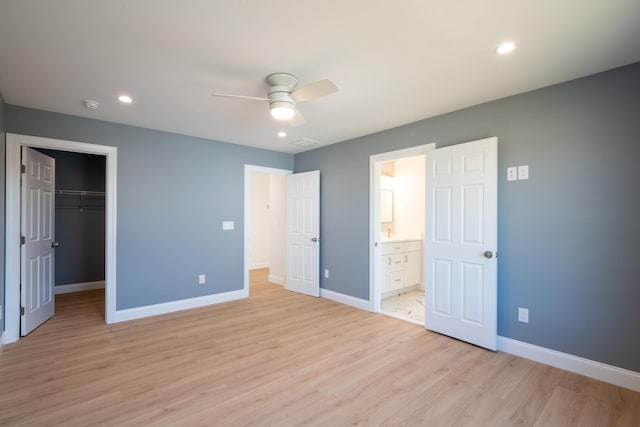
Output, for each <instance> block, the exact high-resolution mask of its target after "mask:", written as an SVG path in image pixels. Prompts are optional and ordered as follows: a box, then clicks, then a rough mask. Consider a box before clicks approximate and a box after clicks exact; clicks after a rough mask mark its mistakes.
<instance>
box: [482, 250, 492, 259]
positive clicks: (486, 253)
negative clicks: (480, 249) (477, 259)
mask: <svg viewBox="0 0 640 427" xmlns="http://www.w3.org/2000/svg"><path fill="white" fill-rule="evenodd" d="M482 255H484V257H485V258H487V259H491V258H493V252H491V251H485V252H484V253H483V254H482Z"/></svg>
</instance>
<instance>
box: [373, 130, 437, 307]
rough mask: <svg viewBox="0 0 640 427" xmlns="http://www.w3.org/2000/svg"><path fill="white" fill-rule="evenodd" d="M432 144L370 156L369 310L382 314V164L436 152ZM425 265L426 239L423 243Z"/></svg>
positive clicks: (434, 145)
mask: <svg viewBox="0 0 640 427" xmlns="http://www.w3.org/2000/svg"><path fill="white" fill-rule="evenodd" d="M435 148H436V144H435V143H430V144H425V145H418V146H416V147H409V148H405V149H402V150H396V151H389V152H386V153H381V154H373V155H371V156H369V242H371V243H370V245H369V310H370V311H373V312H376V313H378V312H380V265H379V264H380V263H379V260H380V246H379V242H380V233H381V228H380V164H381V163H384V162H388V161H391V160H396V159H402V158H405V157H413V156H420V155H424V154H426V153H427V152H428V151H430V150H435ZM421 262H422V264H423V265H424V239H423V241H422V260H421Z"/></svg>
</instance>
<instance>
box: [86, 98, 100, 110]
mask: <svg viewBox="0 0 640 427" xmlns="http://www.w3.org/2000/svg"><path fill="white" fill-rule="evenodd" d="M82 103H83V104H84V106H85V107H87V108H88V109H90V110H97V109H98V107H99V106H100V103H99V102H98V101H92V100H90V99H86V100H84V101H82Z"/></svg>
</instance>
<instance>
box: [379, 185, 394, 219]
mask: <svg viewBox="0 0 640 427" xmlns="http://www.w3.org/2000/svg"><path fill="white" fill-rule="evenodd" d="M380 222H393V191H391V190H380Z"/></svg>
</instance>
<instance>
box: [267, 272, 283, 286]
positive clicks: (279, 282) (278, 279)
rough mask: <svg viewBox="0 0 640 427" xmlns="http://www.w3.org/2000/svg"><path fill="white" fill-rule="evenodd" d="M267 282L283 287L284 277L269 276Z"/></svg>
mask: <svg viewBox="0 0 640 427" xmlns="http://www.w3.org/2000/svg"><path fill="white" fill-rule="evenodd" d="M267 280H268V281H269V282H271V283H275V284H276V285H282V286H284V277H282V276H276V275H273V274H270V275H269V277H268V278H267Z"/></svg>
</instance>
